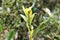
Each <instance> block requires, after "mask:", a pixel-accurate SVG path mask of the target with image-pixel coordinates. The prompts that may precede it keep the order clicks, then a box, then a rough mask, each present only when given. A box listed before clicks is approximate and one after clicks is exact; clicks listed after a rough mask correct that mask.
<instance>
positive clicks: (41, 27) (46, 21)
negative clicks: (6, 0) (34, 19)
mask: <svg viewBox="0 0 60 40" xmlns="http://www.w3.org/2000/svg"><path fill="white" fill-rule="evenodd" d="M48 22H49V18H48V19H47V20H45V21H43V22H42V23H40V25H39V26H38V27H37V28H36V30H35V31H34V37H36V35H37V34H38V33H39V32H40V31H41V30H43V29H44V28H45V25H47V24H48Z"/></svg>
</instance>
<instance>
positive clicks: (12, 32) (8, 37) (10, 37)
mask: <svg viewBox="0 0 60 40" xmlns="http://www.w3.org/2000/svg"><path fill="white" fill-rule="evenodd" d="M13 38H14V31H9V32H8V34H7V36H6V38H5V40H13Z"/></svg>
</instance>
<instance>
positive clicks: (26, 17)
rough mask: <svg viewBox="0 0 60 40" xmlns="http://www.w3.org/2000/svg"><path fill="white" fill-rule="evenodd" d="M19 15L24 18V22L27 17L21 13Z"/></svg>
mask: <svg viewBox="0 0 60 40" xmlns="http://www.w3.org/2000/svg"><path fill="white" fill-rule="evenodd" d="M20 16H21V17H22V18H23V19H24V21H25V22H27V17H25V16H24V15H22V14H21V15H20Z"/></svg>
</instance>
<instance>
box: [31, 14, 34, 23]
mask: <svg viewBox="0 0 60 40" xmlns="http://www.w3.org/2000/svg"><path fill="white" fill-rule="evenodd" d="M34 15H35V14H33V15H31V17H30V24H31V23H32V20H33V18H34Z"/></svg>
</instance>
